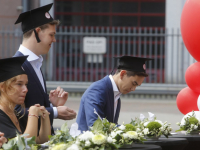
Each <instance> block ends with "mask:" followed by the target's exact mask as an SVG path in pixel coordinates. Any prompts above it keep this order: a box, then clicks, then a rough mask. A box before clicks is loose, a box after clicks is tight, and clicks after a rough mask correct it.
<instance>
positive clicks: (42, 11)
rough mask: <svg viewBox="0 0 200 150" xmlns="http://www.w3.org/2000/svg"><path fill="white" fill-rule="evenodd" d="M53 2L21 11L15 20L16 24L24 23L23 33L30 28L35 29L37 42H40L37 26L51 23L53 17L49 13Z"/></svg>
mask: <svg viewBox="0 0 200 150" xmlns="http://www.w3.org/2000/svg"><path fill="white" fill-rule="evenodd" d="M52 5H53V3H51V4H48V5H45V6H42V7H39V8H36V9H33V10H30V11H27V12H24V13H21V14H20V15H19V17H18V19H17V21H16V22H15V24H18V23H20V22H21V23H22V24H21V27H22V32H23V34H24V33H26V32H27V31H29V30H32V29H33V30H34V32H35V36H36V39H37V42H38V43H39V42H40V39H39V37H38V35H37V33H36V31H35V28H37V27H39V26H42V25H44V24H47V23H50V22H52V21H53V18H52V17H51V15H50V14H49V12H48V11H49V10H50V9H51V7H52Z"/></svg>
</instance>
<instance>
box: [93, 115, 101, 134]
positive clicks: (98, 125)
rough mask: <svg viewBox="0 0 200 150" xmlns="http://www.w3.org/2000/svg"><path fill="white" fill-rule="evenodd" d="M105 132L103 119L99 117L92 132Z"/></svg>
mask: <svg viewBox="0 0 200 150" xmlns="http://www.w3.org/2000/svg"><path fill="white" fill-rule="evenodd" d="M102 130H103V124H102V121H101V119H100V118H99V117H98V119H97V120H96V121H95V122H94V124H93V127H92V131H93V132H101V131H102Z"/></svg>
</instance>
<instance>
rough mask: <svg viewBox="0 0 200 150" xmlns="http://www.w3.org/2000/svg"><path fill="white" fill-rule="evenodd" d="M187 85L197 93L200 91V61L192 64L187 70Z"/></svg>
mask: <svg viewBox="0 0 200 150" xmlns="http://www.w3.org/2000/svg"><path fill="white" fill-rule="evenodd" d="M185 80H186V83H187V85H188V86H189V87H190V88H191V89H192V90H193V91H194V92H197V93H200V62H196V63H193V64H192V65H190V66H189V67H188V68H187V70H186V72H185Z"/></svg>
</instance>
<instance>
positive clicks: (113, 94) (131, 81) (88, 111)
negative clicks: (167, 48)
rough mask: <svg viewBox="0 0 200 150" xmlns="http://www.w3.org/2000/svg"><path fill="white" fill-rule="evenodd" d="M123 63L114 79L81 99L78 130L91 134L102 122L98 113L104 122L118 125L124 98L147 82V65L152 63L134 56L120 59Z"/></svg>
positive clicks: (108, 78)
mask: <svg viewBox="0 0 200 150" xmlns="http://www.w3.org/2000/svg"><path fill="white" fill-rule="evenodd" d="M116 58H117V59H118V60H119V64H118V67H117V70H116V72H115V74H114V75H111V74H112V73H111V74H110V75H109V76H108V75H107V76H105V77H104V78H103V79H101V80H99V81H96V82H94V83H92V84H91V85H90V87H88V89H87V90H86V91H85V92H84V94H83V96H82V97H81V102H80V107H79V112H78V117H77V120H76V122H77V123H78V127H79V128H78V129H79V130H81V131H87V130H89V129H90V127H92V126H93V123H94V122H95V120H96V119H97V118H98V116H97V114H96V113H94V109H95V111H96V112H97V113H98V114H99V116H100V117H101V118H106V119H107V120H108V121H109V122H113V123H116V124H118V118H119V114H120V108H121V100H120V95H121V94H128V93H130V92H131V91H135V89H136V87H137V86H140V85H141V84H142V82H143V81H144V79H145V77H147V76H148V74H146V67H145V62H146V61H149V60H151V59H149V58H142V57H132V56H121V57H116Z"/></svg>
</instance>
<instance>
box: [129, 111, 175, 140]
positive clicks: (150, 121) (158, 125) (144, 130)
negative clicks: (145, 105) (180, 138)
mask: <svg viewBox="0 0 200 150" xmlns="http://www.w3.org/2000/svg"><path fill="white" fill-rule="evenodd" d="M132 124H134V125H135V126H136V127H137V131H138V132H140V133H141V134H143V135H145V136H146V137H149V138H151V137H156V138H159V137H160V136H161V135H164V136H165V137H168V136H169V135H171V131H172V128H171V127H170V123H167V121H166V122H164V123H163V122H162V121H161V120H157V119H156V116H155V115H154V114H152V113H150V112H149V117H148V118H145V116H144V115H143V114H141V115H140V119H139V118H136V119H135V120H134V121H133V120H132Z"/></svg>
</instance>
